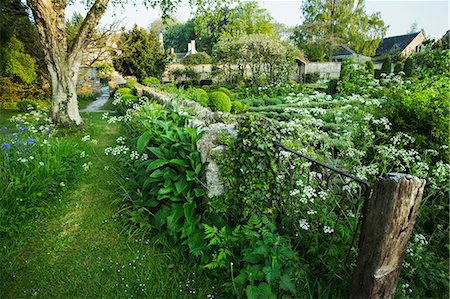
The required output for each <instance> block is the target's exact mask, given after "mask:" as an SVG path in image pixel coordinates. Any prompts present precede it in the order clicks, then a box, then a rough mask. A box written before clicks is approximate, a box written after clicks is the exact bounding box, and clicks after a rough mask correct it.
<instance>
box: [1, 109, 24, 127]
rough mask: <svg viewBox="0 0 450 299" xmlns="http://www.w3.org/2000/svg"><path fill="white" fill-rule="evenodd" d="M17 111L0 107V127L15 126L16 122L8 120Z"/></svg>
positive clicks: (17, 112)
mask: <svg viewBox="0 0 450 299" xmlns="http://www.w3.org/2000/svg"><path fill="white" fill-rule="evenodd" d="M19 113H20V112H19V111H17V110H9V109H0V127H7V128H8V129H9V128H15V127H16V124H15V123H13V122H10V121H9V119H10V118H11V117H12V116H14V115H17V114H19Z"/></svg>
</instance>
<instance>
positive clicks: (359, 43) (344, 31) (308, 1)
mask: <svg viewBox="0 0 450 299" xmlns="http://www.w3.org/2000/svg"><path fill="white" fill-rule="evenodd" d="M301 10H302V14H303V19H304V21H303V23H302V24H301V25H299V26H297V28H296V29H295V31H294V34H293V36H292V39H293V40H294V42H295V43H296V44H297V45H298V46H299V47H300V48H301V49H303V50H304V51H305V53H306V55H307V56H308V58H309V59H310V60H313V61H314V60H319V61H320V60H331V55H332V53H333V51H335V50H336V49H338V48H339V47H340V46H344V45H345V46H348V47H350V48H351V49H353V50H354V51H355V52H357V53H361V54H364V55H373V54H374V53H375V50H376V48H377V46H378V44H379V42H380V40H381V38H382V37H383V36H384V35H385V33H386V30H387V27H386V26H385V25H384V22H383V20H382V19H381V16H380V14H379V13H375V14H372V15H368V14H367V13H366V12H365V10H364V0H357V1H356V2H355V1H354V0H305V1H304V2H303V5H302V7H301Z"/></svg>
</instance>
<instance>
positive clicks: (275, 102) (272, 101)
mask: <svg viewBox="0 0 450 299" xmlns="http://www.w3.org/2000/svg"><path fill="white" fill-rule="evenodd" d="M264 103H265V104H266V105H280V104H282V103H283V102H282V101H281V100H280V99H270V98H269V99H264Z"/></svg>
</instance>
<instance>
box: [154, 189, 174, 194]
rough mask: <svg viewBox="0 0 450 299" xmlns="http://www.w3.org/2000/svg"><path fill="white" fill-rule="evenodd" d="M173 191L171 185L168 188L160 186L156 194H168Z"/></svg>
mask: <svg viewBox="0 0 450 299" xmlns="http://www.w3.org/2000/svg"><path fill="white" fill-rule="evenodd" d="M172 192H173V188H172V187H168V188H161V189H159V191H158V194H160V195H165V194H169V193H172Z"/></svg>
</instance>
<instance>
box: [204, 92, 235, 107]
mask: <svg viewBox="0 0 450 299" xmlns="http://www.w3.org/2000/svg"><path fill="white" fill-rule="evenodd" d="M208 106H209V107H210V108H211V109H212V110H213V111H222V112H230V111H231V101H230V98H229V97H228V96H227V95H226V94H225V93H223V92H221V91H215V92H212V93H210V94H209V101H208Z"/></svg>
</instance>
